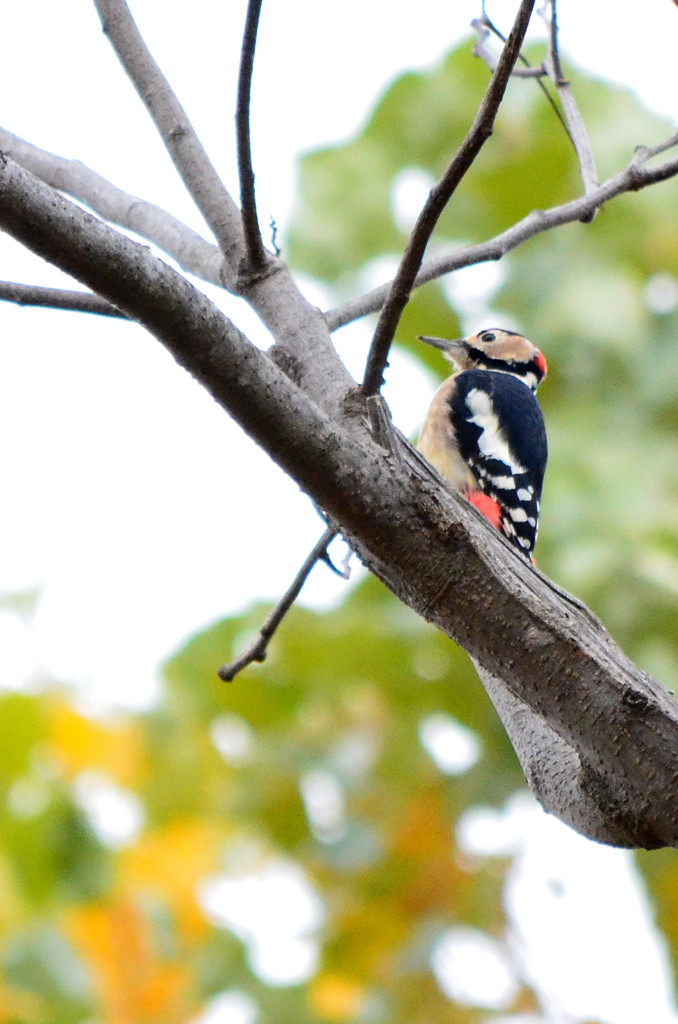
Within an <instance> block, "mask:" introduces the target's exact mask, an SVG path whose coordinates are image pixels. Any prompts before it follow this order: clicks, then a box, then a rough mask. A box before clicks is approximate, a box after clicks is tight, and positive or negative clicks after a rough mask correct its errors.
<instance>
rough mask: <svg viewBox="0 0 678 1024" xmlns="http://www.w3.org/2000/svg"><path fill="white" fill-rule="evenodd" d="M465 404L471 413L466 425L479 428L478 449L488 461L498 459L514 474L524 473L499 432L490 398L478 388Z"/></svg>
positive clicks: (472, 391)
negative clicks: (469, 424)
mask: <svg viewBox="0 0 678 1024" xmlns="http://www.w3.org/2000/svg"><path fill="white" fill-rule="evenodd" d="M466 402H467V405H468V407H469V409H470V411H471V412H472V413H473V415H472V416H467V418H466V422H467V423H474V424H475V425H476V426H477V427H480V430H481V434H480V437H479V438H478V448H479V449H480V451H481V452H482V454H483V455H484V456H485V457H486V458H488V459H498V460H499V461H500V462H503V463H504V465H505V466H509V467H510V468H511V470H512V471H513V473H514V474H517V473H525V472H526V470H525V467H524V466H521V465H520V463H518V462H516V461H515V459H514V456H513V455H512V453H511V449H510V448H509V446H508V443H507V441H506V439H505V437H504V435H503V433H502V431H501V428H500V426H499V420H498V419H497V417H496V416H495V414H494V412H493V410H492V403H491V401H490V396H489V395H488V394H487V393H486V392H485V391H481V390H480V389H479V388H472V389H471V390H470V391H469V392H468V394H467V396H466Z"/></svg>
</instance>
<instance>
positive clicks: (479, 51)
mask: <svg viewBox="0 0 678 1024" xmlns="http://www.w3.org/2000/svg"><path fill="white" fill-rule="evenodd" d="M471 28H473V29H474V30H475V32H476V35H477V37H478V38H477V39H476V43H475V45H474V47H473V53H474V55H475V56H476V57H480V58H481V60H484V61H485V63H486V64H487V66H488V67H489V68H490V70H491V71H494V69H495V67H496V66H497V60H496V58H495V57H494V55H493V54H492V53H490V51H489V50H488V49H487V47H486V46H485V40H486V39H487V37H488V35H489V33H490V32H492V33H494V35H495V36H496V37H497V39H501V41H502V43H505V42H506V36H505V35H504V34H503V33H502V32H500V31H499V29H498V28H497V26H496V25H495V24H494V22H493V21H491V20H490V18H489V17H488V15H487V11H486V9H485V4H484V3H483V13H482V17H480V18H474V19H473V21H472V22H471ZM518 60H519V61H520V62H521V64H522V65H523V67H522V68H518V67H515V68H514V69H513V72H512V76H513V77H515V78H534V79H535V81H536V83H537V85H538V86H539V88H540V89H541V91H542V93H543V94H544V99H545V100H546V102H547V103H548V105H549V106H550V108H551V110H552V111H553V113H554V114H555V115H556V117H557V118H558V120H559V121H560V123H561V125H562V127H563V129H564V131H565V133H566V134H567V136H568V138H569V137H570V133H569V131H568V128H567V124H566V123H565V118H564V117H563V115H562V114H561V112H560V109H559V107H558V104H557V103H556V102H555V100H554V99H553V96H552V95H551V93H550V92H549V91H548V89H547V88H546V85H545V83H544V81H543V79H544V78H546V77H547V74H546V69H545V67H544V65H543V64H540V65H539V66H538V67H532V65H531V64H530V62H529V60H528V59H527V57H525V56H524V54H522V53H519V54H518ZM570 142H572V139H571V138H570Z"/></svg>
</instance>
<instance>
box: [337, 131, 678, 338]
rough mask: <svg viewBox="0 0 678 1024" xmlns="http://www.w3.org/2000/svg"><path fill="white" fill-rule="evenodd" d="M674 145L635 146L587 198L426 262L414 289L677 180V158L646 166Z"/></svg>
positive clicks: (349, 306) (379, 299)
mask: <svg viewBox="0 0 678 1024" xmlns="http://www.w3.org/2000/svg"><path fill="white" fill-rule="evenodd" d="M676 145H678V133H676V134H674V135H672V136H671V137H670V138H668V139H666V140H665V141H664V142H661V143H659V144H658V145H657V146H649V147H648V146H638V147H637V149H636V152H635V153H634V156H633V158H632V160H631V161H630V162H629V164H628V165H627V166H626V167H625V168H624V169H623V170H621V171H619V173H618V174H615V175H614V176H613V177H611V178H608V180H607V181H604V182H603V184H602V185H599V186H598V187H597V188H596V189H594V190H593V191H592V192H589V194H588V195H584V196H581V197H580V198H579V199H573V200H572V201H571V202H569V203H563V204H562V205H561V206H553V207H551V209H550V210H533V211H532V212H531V213H528V215H527V216H526V217H523V219H522V220H519V221H518V222H517V223H516V224H514V225H513V226H512V227H510V228H507V230H506V231H502V232H501V234H499V235H495V237H494V238H490V239H488V241H487V242H480V243H479V244H478V245H469V246H466V247H465V248H463V249H457V250H456V251H455V252H451V253H449V254H446V255H443V256H436V257H434V258H433V259H430V260H427V261H426V262H425V263H424V264H423V266H422V268H421V270H420V271H419V273H418V274H417V277H416V279H415V281H414V285H413V287H414V288H419V287H420V286H421V285H423V284H426V283H427V282H428V281H435V280H437V279H438V278H440V277H443V276H444V275H445V274H449V273H451V272H452V271H454V270H460V269H461V268H462V267H470V266H474V265H475V264H476V263H486V262H488V261H489V260H499V259H501V257H502V256H505V255H506V253H507V252H511V250H512V249H517V248H518V246H520V245H522V244H523V243H524V242H527V241H529V240H530V239H531V238H535V237H536V236H537V235H539V234H543V233H544V232H545V231H551V230H553V228H558V227H561V226H562V225H564V224H572V223H574V222H576V221H587V220H590V219H591V218H592V215H593V214H594V212H595V210H596V209H597V208H598V207H600V206H603V205H604V204H605V203H607V202H609V201H610V200H611V199H615V198H616V197H617V196H620V195H623V194H624V193H625V192H637V191H640V189H643V188H647V186H648V185H655V184H657V183H659V182H661V181H668V180H669V179H670V178H674V177H676V175H678V157H676V156H674V157H672V158H671V159H669V160H665V161H664V162H663V163H660V164H655V165H653V166H647V163H648V161H649V160H650V159H652V158H653V157H655V156H658V155H659V154H660V153H664V152H666V151H667V150H669V149H673V148H674V147H675V146H676ZM392 287H393V284H392V282H391V283H386V284H383V285H380V286H379V287H378V288H374V289H372V291H369V292H366V293H365V294H364V295H361V296H358V298H356V299H351V300H350V301H349V302H346V303H344V304H343V305H341V306H338V307H337V308H336V309H332V310H329V311H328V312H327V313H326V314H325V319H326V321H327V324H328V326H329V328H330V330H331V331H336V330H338V328H340V327H344V326H345V325H346V324H349V323H352V322H353V321H354V320H359V319H360V317H363V316H367V314H368V313H375V312H377V311H378V310H379V309H381V308H382V306H383V305H384V303H385V302H386V299H387V296H388V295H389V293H390V290H391V288H392Z"/></svg>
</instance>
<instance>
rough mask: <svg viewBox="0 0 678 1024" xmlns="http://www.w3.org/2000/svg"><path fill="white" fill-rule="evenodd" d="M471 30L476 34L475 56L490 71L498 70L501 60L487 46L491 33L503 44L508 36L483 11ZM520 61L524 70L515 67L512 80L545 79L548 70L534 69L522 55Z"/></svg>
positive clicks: (472, 24)
mask: <svg viewBox="0 0 678 1024" xmlns="http://www.w3.org/2000/svg"><path fill="white" fill-rule="evenodd" d="M471 28H472V29H473V31H474V32H475V34H476V41H475V43H474V44H473V51H472V52H473V56H474V57H480V59H481V60H482V61H484V63H485V64H487V66H488V68H489V69H490V71H496V70H497V64H498V63H499V59H498V58H497V57H495V56H494V54H493V53H492V51H491V50H488V48H487V47H486V46H485V43H486V42H487V39H488V37H489V35H490V33H494V35H495V36H496V37H497V39H501V41H502V43H506V36H505V35H502V33H501V32H500V31H499V29H498V28H497V27H496V26H495V25H493V24H492V22H491V21H490V19H489V18H488V17H487V15H486V14H485V12H484V11H483V16H482V17H481V18H474V19H473V21H472V22H471ZM518 60H519V61H520V62H521V63H522V65H523V66H522V68H517V67H515V68H514V69H513V71H512V72H511V78H536V79H540V78H545V77H546V69H545V68H544V67H543V66H542V65H541V64H540V65H539V67H532V66H531V64H530V62H529V61H528V60H527V58H526V57H524V56H523V55H522V53H519V54H518Z"/></svg>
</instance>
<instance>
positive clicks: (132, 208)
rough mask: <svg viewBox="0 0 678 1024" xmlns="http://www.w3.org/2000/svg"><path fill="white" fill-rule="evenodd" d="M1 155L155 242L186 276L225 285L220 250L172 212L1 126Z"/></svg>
mask: <svg viewBox="0 0 678 1024" xmlns="http://www.w3.org/2000/svg"><path fill="white" fill-rule="evenodd" d="M0 151H1V152H3V153H6V154H7V156H10V157H11V158H12V159H13V160H16V162H17V163H18V164H21V166H22V167H25V169H26V170H27V171H30V172H31V173H32V174H35V175H37V177H38V178H40V179H41V180H42V181H44V182H45V184H47V185H51V186H52V187H53V188H58V189H59V191H61V192H65V193H66V195H69V196H72V197H73V198H74V199H77V200H79V201H80V202H81V203H84V204H85V205H86V206H88V207H89V208H90V210H93V211H94V212H95V213H97V214H99V216H100V217H103V218H104V219H105V220H107V221H108V222H109V223H110V224H117V225H118V227H121V228H124V229H125V230H126V231H133V232H134V234H135V235H138V236H139V237H140V238H145V239H146V240H147V241H149V242H152V243H153V245H156V246H157V247H158V248H159V249H162V250H163V252H166V253H167V254H168V256H171V257H172V259H173V260H176V262H177V263H178V264H179V266H180V267H181V268H182V269H183V270H185V271H186V272H187V273H189V274H194V275H195V276H196V277H199V278H201V279H202V280H203V281H209V282H210V283H211V284H216V285H223V279H222V267H223V262H224V259H223V255H222V253H221V252H220V250H219V248H218V246H216V245H213V244H212V243H211V242H208V241H207V240H206V239H205V238H203V237H202V235H199V234H198V232H197V231H194V230H193V228H189V227H188V225H187V224H184V223H183V221H180V220H179V219H178V218H177V217H174V216H173V215H172V214H171V213H167V211H166V210H163V209H162V208H161V207H159V206H155V205H154V204H153V203H148V202H146V200H145V199H140V198H139V197H138V196H134V195H131V194H130V193H129V192H123V190H122V189H120V188H118V187H117V185H113V184H112V183H111V182H110V181H108V179H107V178H104V177H103V176H102V175H101V174H97V172H96V171H93V170H92V169H91V168H90V167H87V166H86V165H85V164H83V163H81V161H80V160H68V159H67V158H66V157H63V156H58V155H57V154H56V153H50V152H48V151H47V150H46V149H40V148H39V147H38V146H34V145H33V144H32V143H30V142H26V140H25V139H22V138H20V136H18V135H14V133H13V132H10V131H7V129H5V128H0Z"/></svg>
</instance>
